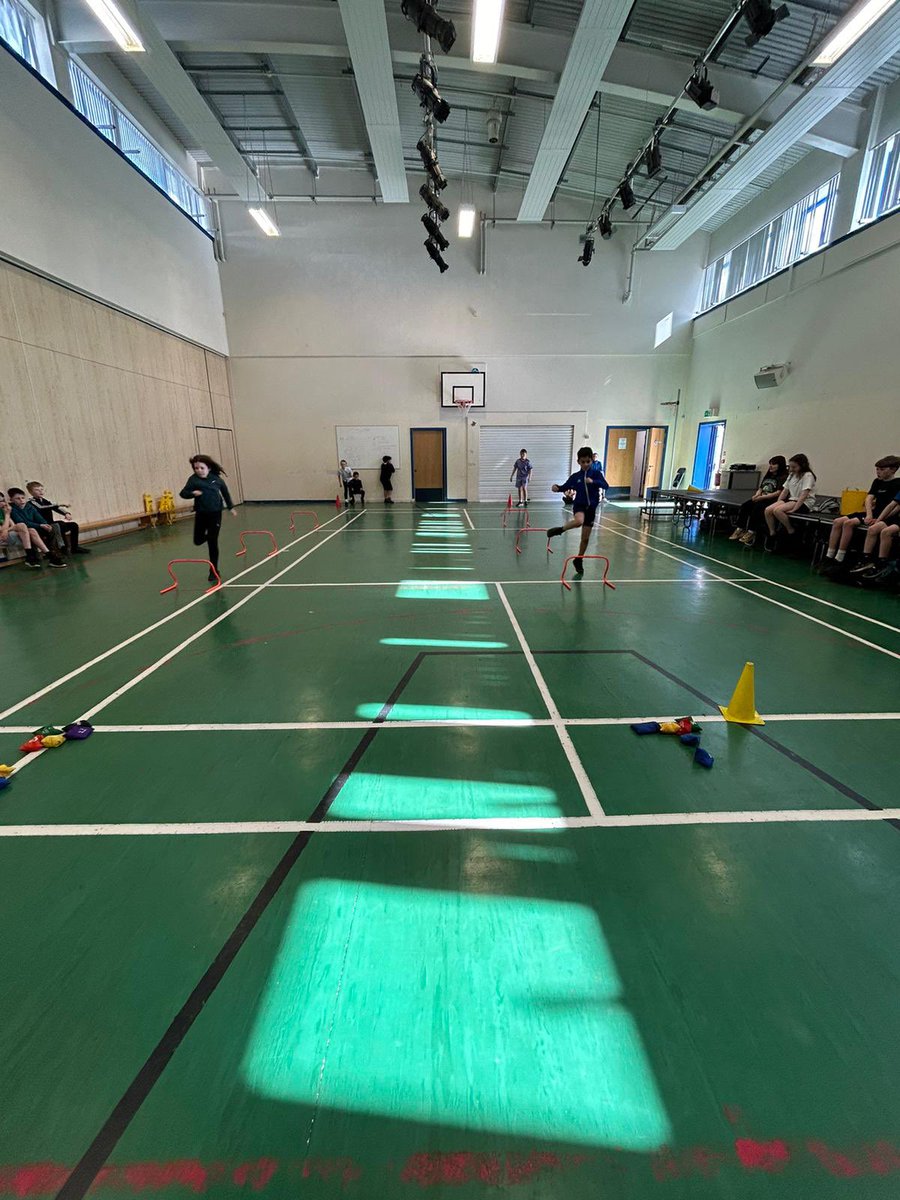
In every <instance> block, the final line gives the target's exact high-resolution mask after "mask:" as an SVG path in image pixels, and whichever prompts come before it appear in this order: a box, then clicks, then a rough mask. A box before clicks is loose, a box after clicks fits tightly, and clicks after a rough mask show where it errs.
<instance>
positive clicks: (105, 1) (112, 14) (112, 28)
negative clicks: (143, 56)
mask: <svg viewBox="0 0 900 1200" xmlns="http://www.w3.org/2000/svg"><path fill="white" fill-rule="evenodd" d="M87 3H88V6H89V7H90V9H91V10H92V11H93V13H94V14H95V15H96V16H97V17H98V18H99V19H100V20H101V21H102V22H103V24H104V25H105V26H106V28H107V29H108V30H109V32H110V33H111V34H112V35H113V37H114V38H115V39H116V41H117V42H118V43H119V45H120V46H121V48H122V49H123V50H127V51H128V52H129V53H130V54H138V53H141V52H142V51H143V49H144V43H143V42H142V41H141V39H140V38H139V37H138V35H137V34H136V33H135V31H134V28H133V27H132V25H131V23H130V22H129V21H128V19H127V17H126V16H125V14H124V13H123V12H122V10H121V9H120V8H119V6H118V4H116V2H115V0H87Z"/></svg>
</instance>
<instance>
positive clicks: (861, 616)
mask: <svg viewBox="0 0 900 1200" xmlns="http://www.w3.org/2000/svg"><path fill="white" fill-rule="evenodd" d="M610 524H614V525H619V524H621V522H619V521H610ZM623 528H625V529H630V528H631V526H629V525H625V526H623ZM610 532H614V530H610ZM641 533H642V534H643V536H644V537H648V538H653V539H654V540H655V541H658V542H665V544H666V545H667V546H671V545H673V543H672V542H667V541H666V539H665V538H661V537H659V536H658V534H655V533H644V531H643V530H641ZM620 536H621V535H620ZM642 544H645V543H642ZM678 548H679V549H683V550H684V551H686V553H688V554H695V555H697V557H698V558H705V559H707V560H708V561H709V562H714V563H718V564H719V565H720V566H723V567H731V568H732V570H734V571H740V572H741V574H742V575H747V576H750V577H751V578H753V579H754V580H755V581H757V582H759V583H767V584H769V585H770V586H771V587H777V588H781V589H782V590H783V591H785V592H793V593H794V595H795V596H802V597H803V599H804V600H812V601H813V603H815V604H823V605H825V607H826V608H834V609H837V611H838V612H842V613H846V614H847V616H848V617H855V618H856V619H857V620H858V621H866V622H868V624H870V625H880V626H881V628H882V629H890V630H891V632H892V633H900V627H898V626H896V625H890V624H889V623H888V622H887V621H879V620H878V619H877V618H876V617H869V616H866V614H865V613H860V612H856V611H855V609H852V608H844V606H843V605H841V604H835V603H834V602H833V601H831V600H823V599H822V598H821V596H814V595H812V594H811V593H810V592H802V591H800V589H799V588H795V587H791V586H790V585H789V584H786V583H778V582H776V580H774V579H768V578H767V577H766V576H764V575H755V576H754V575H753V572H752V571H747V570H745V569H744V568H743V567H738V566H735V564H734V563H730V562H727V561H726V560H725V559H723V558H713V556H712V555H711V554H704V553H703V552H702V551H700V550H693V549H691V547H689V546H682V547H678ZM648 549H650V550H653V549H655V547H654V546H649V547H648ZM679 561H681V562H685V559H680V560H679ZM754 594H755V593H754Z"/></svg>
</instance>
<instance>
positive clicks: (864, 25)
mask: <svg viewBox="0 0 900 1200" xmlns="http://www.w3.org/2000/svg"><path fill="white" fill-rule="evenodd" d="M894 3H895V0H863V2H862V4H858V5H857V6H856V8H854V9H853V11H852V12H851V13H850V14H849V16H848V17H847V18H846V19H845V20H843V21H841V23H840V24H839V25H838V26H837V28H836V29H834V30H832V32H831V33H830V34H829V35H828V37H827V38H826V39H825V41H824V42H823V43H822V45H821V46H820V47H819V49H818V51H817V53H816V57H815V58H814V59H813V66H815V67H830V66H831V65H832V63H836V62H837V60H838V59H839V58H840V57H841V55H842V54H845V53H846V52H847V51H848V50H849V49H850V47H851V46H852V45H853V43H854V42H858V41H859V39H860V38H861V37H862V35H863V34H864V33H865V32H866V30H867V29H868V28H869V27H870V26H871V25H874V24H875V22H876V21H877V20H878V18H879V17H880V16H883V14H884V13H886V12H887V10H888V9H889V8H891V6H892V5H893V4H894Z"/></svg>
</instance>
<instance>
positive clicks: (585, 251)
mask: <svg viewBox="0 0 900 1200" xmlns="http://www.w3.org/2000/svg"><path fill="white" fill-rule="evenodd" d="M593 257H594V226H593V225H588V227H587V229H586V230H585V233H584V245H583V246H582V247H581V253H580V254H579V256H578V261H579V262H580V263H581V265H582V266H583V267H589V266H590V265H591V259H592V258H593Z"/></svg>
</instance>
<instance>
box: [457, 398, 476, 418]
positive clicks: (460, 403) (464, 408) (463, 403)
mask: <svg viewBox="0 0 900 1200" xmlns="http://www.w3.org/2000/svg"><path fill="white" fill-rule="evenodd" d="M453 403H454V404H455V405H456V407H457V408H458V409H459V411H460V412H461V413H462V415H463V416H465V415H466V414H467V413H468V411H469V409H470V408H471V407H472V405H473V404H474V403H475V401H474V400H454V401H453Z"/></svg>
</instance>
